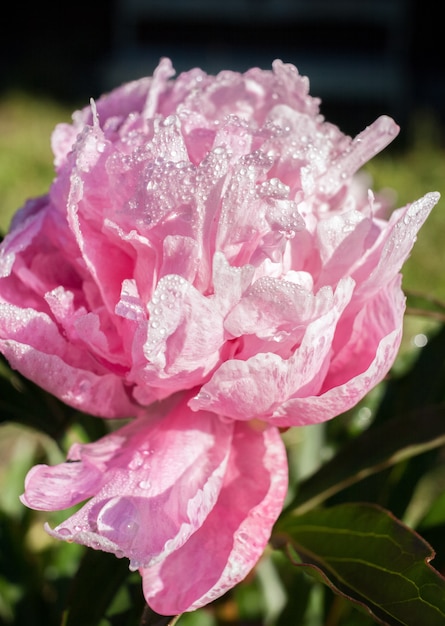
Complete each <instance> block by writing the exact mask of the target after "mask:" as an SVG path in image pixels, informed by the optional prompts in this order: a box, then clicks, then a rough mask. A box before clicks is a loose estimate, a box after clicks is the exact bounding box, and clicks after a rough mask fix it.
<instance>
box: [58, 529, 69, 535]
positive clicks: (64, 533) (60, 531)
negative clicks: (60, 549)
mask: <svg viewBox="0 0 445 626" xmlns="http://www.w3.org/2000/svg"><path fill="white" fill-rule="evenodd" d="M57 532H58V534H59V535H61V536H62V537H69V536H70V535H71V531H70V529H69V528H60V529H59V530H58V531H57Z"/></svg>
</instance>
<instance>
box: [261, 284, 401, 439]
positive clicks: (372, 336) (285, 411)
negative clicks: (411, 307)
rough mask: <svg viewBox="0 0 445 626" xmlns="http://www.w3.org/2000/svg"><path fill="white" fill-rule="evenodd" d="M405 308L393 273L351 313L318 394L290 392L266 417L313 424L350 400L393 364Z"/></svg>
mask: <svg viewBox="0 0 445 626" xmlns="http://www.w3.org/2000/svg"><path fill="white" fill-rule="evenodd" d="M404 311H405V298H404V296H403V294H402V292H401V290H400V277H396V279H395V280H394V282H393V284H392V285H389V286H388V288H387V290H385V291H382V292H380V293H379V294H378V296H377V297H376V298H375V299H374V300H372V301H371V302H369V303H368V304H367V306H366V308H365V309H364V310H363V312H362V314H360V315H358V316H357V317H356V318H355V320H354V327H353V329H352V333H350V334H349V337H348V338H345V341H344V346H343V349H342V350H340V351H339V353H338V355H337V358H336V359H334V361H333V364H332V367H331V369H330V372H329V373H328V375H327V376H326V379H325V381H324V384H323V388H322V389H321V390H320V393H319V395H316V396H314V395H311V394H308V395H307V397H300V398H290V399H289V400H288V401H287V402H284V403H283V404H282V405H281V406H280V407H278V408H277V409H276V410H275V412H274V414H273V416H272V417H271V418H270V422H271V423H273V424H275V425H277V426H283V427H289V426H303V425H305V424H316V423H318V422H324V421H326V420H328V419H331V418H333V417H335V416H336V415H339V414H340V413H344V412H345V411H347V410H349V409H350V408H352V407H353V406H355V405H356V404H357V403H358V402H359V401H360V400H362V399H363V397H364V396H365V395H366V394H367V393H368V392H369V391H371V389H373V388H374V387H375V386H376V385H377V384H378V383H379V382H380V381H381V380H382V379H383V378H384V376H386V374H387V373H388V370H389V368H390V367H391V366H392V364H393V362H394V359H395V358H396V355H397V352H398V349H399V347H400V341H401V337H402V321H403V314H404ZM339 341H340V343H341V337H340V338H339Z"/></svg>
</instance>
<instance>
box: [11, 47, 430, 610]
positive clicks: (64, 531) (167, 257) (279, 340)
mask: <svg viewBox="0 0 445 626" xmlns="http://www.w3.org/2000/svg"><path fill="white" fill-rule="evenodd" d="M173 73H174V72H173V70H172V67H171V64H170V61H168V60H166V59H164V60H162V61H161V63H160V65H159V67H158V68H157V70H156V72H155V74H154V76H153V78H146V79H142V80H139V81H136V82H133V83H130V84H127V85H124V86H123V87H120V88H118V89H116V90H115V91H113V92H112V93H110V94H109V95H106V96H104V97H102V98H100V99H99V100H98V102H97V103H91V106H90V107H88V108H86V109H84V110H83V111H80V112H77V113H76V114H75V115H74V121H73V124H72V125H67V124H62V125H59V126H58V127H57V128H56V130H55V132H54V135H53V149H54V154H55V165H56V178H55V181H54V183H53V185H52V186H51V189H50V191H49V194H48V196H45V197H42V198H38V199H35V200H31V201H29V202H28V203H27V204H26V205H25V207H24V208H23V209H22V210H21V211H20V212H19V213H18V214H17V216H16V217H15V219H14V221H13V224H12V227H11V231H10V233H9V234H8V236H7V237H6V238H5V240H4V242H3V244H2V246H1V256H0V276H1V279H0V311H1V314H0V350H1V351H2V352H3V353H4V355H5V356H6V357H7V358H8V360H9V361H10V363H11V365H12V367H14V368H17V369H18V370H20V371H21V372H22V373H23V374H24V375H25V376H27V377H29V378H30V379H32V380H33V381H34V382H36V383H37V384H38V385H41V386H42V387H44V388H45V389H47V390H48V391H50V392H51V393H53V394H55V395H56V396H58V397H59V398H60V399H62V400H63V401H64V402H66V403H68V404H70V405H71V406H73V407H77V408H78V409H81V410H83V411H86V412H89V413H92V414H95V415H97V416H102V417H112V418H113V417H133V419H132V420H130V421H129V422H128V424H127V425H126V426H124V427H123V428H121V429H119V430H117V431H115V432H113V433H111V434H109V435H107V436H106V437H104V438H103V439H101V440H100V441H97V442H95V443H90V444H86V445H79V444H76V445H74V446H73V447H72V448H71V450H70V451H69V453H68V461H70V462H68V463H65V464H62V465H59V466H56V467H47V466H44V465H40V466H37V467H35V468H34V469H32V470H31V471H30V473H29V474H28V477H27V480H26V489H25V494H24V496H23V497H22V499H23V502H24V503H25V504H26V505H28V506H29V507H32V508H35V509H41V510H56V509H64V508H67V507H70V506H71V505H74V504H78V503H80V502H83V501H86V504H84V505H83V507H82V508H80V509H79V510H78V511H77V512H76V513H74V514H73V515H71V517H69V518H68V519H67V520H66V521H65V522H64V523H62V524H60V525H59V526H57V527H56V528H55V529H50V528H48V532H50V533H51V534H52V535H54V536H55V537H58V538H60V539H69V540H74V541H76V542H79V543H82V544H85V545H88V546H91V547H93V548H99V549H102V550H106V551H110V552H114V553H115V554H116V555H117V556H125V557H127V558H128V559H130V567H131V568H132V569H139V570H140V572H141V574H142V577H143V586H144V593H145V597H146V599H147V601H148V603H149V604H150V605H151V606H152V608H153V609H154V610H156V611H157V612H159V613H164V614H177V613H181V612H183V611H187V610H192V609H195V608H197V607H200V606H202V605H204V604H206V603H208V602H210V601H211V600H213V599H214V598H216V597H218V596H220V595H221V594H222V593H224V592H225V591H227V589H229V588H230V587H232V586H233V585H235V584H236V583H237V582H238V581H240V580H241V579H243V578H244V577H245V576H246V574H247V573H248V572H249V571H250V569H251V568H252V567H253V566H254V565H255V563H256V562H257V560H258V559H259V557H260V556H261V554H262V552H263V550H264V547H265V545H266V543H267V541H268V539H269V536H270V532H271V528H272V526H273V524H274V522H275V520H276V519H277V517H278V515H279V514H280V512H281V509H282V504H283V500H284V497H285V494H286V487H287V464H286V454H285V450H284V447H283V444H282V441H281V438H280V435H279V428H278V427H290V426H299V425H303V424H313V423H316V422H320V421H323V420H327V419H330V418H332V417H334V416H336V415H337V414H339V413H342V412H343V411H345V410H347V409H349V408H350V407H352V406H353V405H354V404H356V403H357V402H358V401H359V400H360V399H361V398H362V397H363V396H364V395H365V394H366V393H367V392H368V391H369V390H370V389H371V388H372V387H373V386H375V385H376V384H377V383H378V382H379V381H380V380H381V379H382V378H383V377H384V376H385V374H386V373H387V372H388V370H389V368H390V367H391V364H392V363H393V360H394V358H395V355H396V353H397V350H398V347H399V343H400V338H401V330H402V318H403V313H404V296H403V293H402V291H401V286H400V282H401V277H400V273H399V272H400V268H401V266H402V264H403V262H404V260H405V259H406V258H407V256H408V254H409V252H410V250H411V247H412V245H413V243H414V240H415V237H416V233H417V231H418V230H419V228H420V226H421V225H422V223H423V221H424V220H425V219H426V217H427V215H428V213H429V211H430V210H431V208H432V207H433V205H434V204H435V203H436V202H437V200H438V194H428V195H427V196H425V197H424V198H422V199H421V200H418V201H417V202H414V203H413V204H411V205H409V206H406V207H404V208H402V209H398V210H396V211H394V212H393V213H392V214H391V216H390V218H389V219H386V218H385V217H384V209H385V207H384V206H383V204H382V202H381V201H379V200H378V199H376V198H374V196H373V195H372V193H371V192H368V190H367V189H366V187H365V186H364V185H363V184H362V183H361V182H360V180H359V179H358V178H357V177H356V176H355V174H356V172H357V170H358V169H359V168H360V167H361V166H362V165H363V164H364V163H365V162H366V161H367V160H368V159H370V158H371V157H372V156H373V155H375V154H376V153H377V152H379V151H380V150H381V149H382V148H384V147H385V146H386V145H387V144H388V143H389V142H390V141H391V140H392V139H393V138H394V136H395V135H396V134H397V131H398V128H397V126H396V124H395V123H394V122H393V121H392V120H391V119H389V118H386V117H381V118H380V119H378V120H377V121H376V122H375V123H374V124H372V125H371V126H370V127H369V128H367V129H366V130H364V131H363V132H362V133H361V134H360V135H358V137H356V138H355V139H351V138H349V137H347V136H345V135H343V134H342V133H341V132H340V131H339V129H338V128H336V127H335V126H333V125H331V124H328V123H326V122H325V121H324V120H323V118H322V117H321V116H320V115H319V109H318V105H319V102H318V100H316V99H314V98H311V97H310V96H309V95H308V81H307V79H306V78H303V77H301V76H299V75H298V73H297V71H296V69H295V68H294V67H293V66H291V65H285V64H283V63H282V62H280V61H276V62H275V63H274V64H273V71H262V70H259V69H252V70H249V71H248V72H246V73H245V74H238V73H234V72H229V71H225V72H221V73H220V74H219V75H218V76H216V77H213V76H207V75H206V74H205V73H204V72H202V71H201V70H199V69H194V70H191V71H190V72H186V73H184V74H181V75H180V76H179V77H178V78H177V79H176V80H175V81H171V80H170V79H171V77H172V76H173Z"/></svg>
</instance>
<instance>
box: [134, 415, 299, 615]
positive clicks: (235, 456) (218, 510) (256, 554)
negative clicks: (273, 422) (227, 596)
mask: <svg viewBox="0 0 445 626" xmlns="http://www.w3.org/2000/svg"><path fill="white" fill-rule="evenodd" d="M286 490H287V460H286V452H285V448H284V445H283V442H282V440H281V437H280V434H279V432H278V430H276V429H274V428H268V429H266V430H264V431H262V432H258V431H255V430H253V429H252V427H251V426H250V425H248V424H242V423H237V424H236V426H235V432H234V437H233V442H232V449H231V453H230V457H229V462H228V466H227V470H226V474H225V477H224V484H223V487H222V489H221V492H220V495H219V497H218V501H217V503H216V505H215V506H214V508H213V509H212V511H211V513H210V514H209V516H208V517H207V519H206V521H205V522H204V524H203V525H202V526H201V527H200V529H199V530H197V531H196V532H195V533H194V534H193V535H192V536H191V537H190V538H189V540H188V541H187V542H186V543H185V544H184V545H183V546H182V547H181V548H179V549H178V550H176V551H174V552H172V553H171V554H170V555H169V556H168V557H167V558H166V559H164V560H163V561H161V562H159V563H156V564H154V565H153V566H151V567H149V568H143V569H142V570H141V574H142V577H143V587H144V595H145V598H146V600H147V602H148V603H149V605H150V606H151V607H152V608H153V609H154V610H155V611H157V612H158V613H160V614H164V615H177V614H180V613H183V612H184V611H192V610H194V609H197V608H199V607H201V606H204V605H205V604H207V603H209V602H212V601H213V600H215V599H216V598H218V597H220V596H221V595H222V594H223V593H225V592H226V591H228V590H229V589H230V588H231V587H233V586H234V585H236V584H237V583H238V582H240V581H241V580H243V578H245V577H246V575H247V574H248V573H249V572H250V570H251V569H252V567H253V566H254V565H255V564H256V562H257V561H258V559H259V558H260V556H261V555H262V553H263V551H264V548H265V546H266V543H267V541H268V540H269V537H270V533H271V530H272V526H273V524H274V522H275V520H276V519H277V517H278V515H279V514H280V512H281V510H282V506H283V501H284V498H285V495H286Z"/></svg>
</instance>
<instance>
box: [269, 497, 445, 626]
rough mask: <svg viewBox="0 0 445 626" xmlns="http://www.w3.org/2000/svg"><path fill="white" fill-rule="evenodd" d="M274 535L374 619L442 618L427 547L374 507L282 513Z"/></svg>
mask: <svg viewBox="0 0 445 626" xmlns="http://www.w3.org/2000/svg"><path fill="white" fill-rule="evenodd" d="M273 543H274V545H275V547H281V548H285V550H286V551H287V553H288V556H289V557H290V558H291V559H292V560H293V561H294V562H295V564H296V565H299V566H300V567H301V568H303V569H304V570H305V571H307V572H308V573H312V574H313V575H315V577H316V578H318V579H319V580H322V581H323V582H324V583H325V584H327V585H329V586H330V587H331V588H332V589H333V590H334V591H335V592H336V593H338V594H340V595H343V596H345V597H347V598H348V599H350V600H352V601H353V602H355V603H358V604H360V605H362V606H364V607H366V609H367V610H368V611H369V613H370V614H371V615H372V617H373V618H374V619H375V620H376V621H378V622H379V623H381V624H386V625H390V626H401V625H403V626H420V625H423V624H425V625H428V626H443V625H444V624H445V579H444V578H443V577H442V576H441V575H440V574H439V573H438V572H437V571H436V570H435V569H433V567H432V566H431V565H430V564H429V562H430V561H431V560H432V559H433V558H434V552H433V550H432V548H431V547H430V546H429V545H428V544H427V543H426V541H424V540H423V539H422V538H421V537H420V536H419V535H418V534H417V533H415V532H414V531H412V530H410V529H409V528H408V527H407V526H405V525H404V524H402V523H401V522H400V521H399V520H397V519H396V518H395V517H394V516H393V515H392V514H391V513H389V512H388V511H385V510H383V509H381V508H380V507H377V506H375V505H370V504H341V505H338V506H335V507H332V508H329V509H320V510H313V511H310V512H309V513H306V514H304V515H300V516H297V515H286V516H284V517H283V518H281V519H280V520H279V522H278V523H277V526H276V531H275V532H274V535H273ZM293 551H295V552H296V555H298V556H296V555H295V554H294V555H293V554H292V552H293ZM299 560H301V561H300V562H298V561H299Z"/></svg>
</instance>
